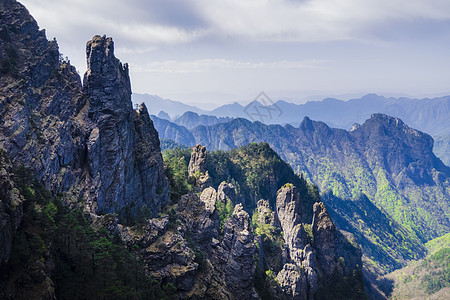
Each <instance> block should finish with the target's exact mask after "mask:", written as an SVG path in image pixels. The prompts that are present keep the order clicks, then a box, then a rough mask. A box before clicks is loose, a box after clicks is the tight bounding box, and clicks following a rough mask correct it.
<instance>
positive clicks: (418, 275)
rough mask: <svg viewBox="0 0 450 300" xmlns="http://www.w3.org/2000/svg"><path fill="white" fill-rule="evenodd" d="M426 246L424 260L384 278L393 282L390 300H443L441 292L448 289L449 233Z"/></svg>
mask: <svg viewBox="0 0 450 300" xmlns="http://www.w3.org/2000/svg"><path fill="white" fill-rule="evenodd" d="M426 246H427V249H428V253H429V254H428V255H427V256H426V257H425V258H424V259H422V260H419V261H412V262H410V263H409V264H408V266H407V267H405V268H403V269H400V270H396V271H395V272H392V273H391V274H388V275H386V276H385V277H386V278H387V279H389V280H391V281H393V282H394V287H393V291H392V294H391V298H392V299H407V298H413V297H417V298H426V297H431V296H434V295H441V296H442V297H443V298H445V296H444V295H443V294H442V293H441V291H442V290H443V289H445V288H447V289H448V288H450V233H448V234H446V235H444V236H442V237H439V238H436V239H434V240H431V241H429V242H428V243H427V244H426ZM445 293H446V292H445V291H444V294H445ZM447 293H448V292H447ZM435 297H436V299H437V298H439V297H438V296H435Z"/></svg>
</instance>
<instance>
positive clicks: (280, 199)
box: [276, 184, 306, 257]
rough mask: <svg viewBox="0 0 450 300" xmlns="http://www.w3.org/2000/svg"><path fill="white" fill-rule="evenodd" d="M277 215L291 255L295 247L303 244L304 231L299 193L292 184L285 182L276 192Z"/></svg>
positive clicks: (297, 247)
mask: <svg viewBox="0 0 450 300" xmlns="http://www.w3.org/2000/svg"><path fill="white" fill-rule="evenodd" d="M276 207H277V217H278V220H280V224H281V228H282V229H283V233H284V240H285V241H286V244H287V246H288V248H289V250H290V251H291V257H293V256H294V254H293V253H294V252H295V251H296V250H297V249H302V248H303V247H304V246H305V241H306V237H305V231H304V230H303V226H302V208H301V203H300V195H299V193H298V191H297V188H296V187H295V186H293V185H292V184H286V185H285V186H284V187H282V188H281V189H280V190H279V191H278V193H277V202H276Z"/></svg>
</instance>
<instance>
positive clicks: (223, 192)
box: [217, 182, 238, 205]
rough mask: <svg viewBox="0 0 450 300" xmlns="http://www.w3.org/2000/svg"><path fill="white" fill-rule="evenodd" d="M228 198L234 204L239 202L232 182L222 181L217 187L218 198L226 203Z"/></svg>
mask: <svg viewBox="0 0 450 300" xmlns="http://www.w3.org/2000/svg"><path fill="white" fill-rule="evenodd" d="M227 199H229V200H230V201H231V202H232V203H233V205H236V204H237V203H238V199H237V196H236V190H235V189H234V186H233V185H232V184H231V183H227V182H222V183H221V184H220V185H219V187H218V188H217V200H218V201H220V202H222V203H226V202H227Z"/></svg>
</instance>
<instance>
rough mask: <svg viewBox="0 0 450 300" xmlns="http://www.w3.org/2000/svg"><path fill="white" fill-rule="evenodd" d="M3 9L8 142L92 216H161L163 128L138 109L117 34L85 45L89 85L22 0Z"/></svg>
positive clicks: (2, 105)
mask: <svg viewBox="0 0 450 300" xmlns="http://www.w3.org/2000/svg"><path fill="white" fill-rule="evenodd" d="M0 10H1V12H2V13H1V14H0V21H1V22H0V23H1V24H2V26H1V28H0V31H1V34H0V60H1V61H2V64H1V65H2V66H6V64H5V65H4V64H3V63H4V62H5V59H7V61H8V62H10V64H8V68H7V69H5V68H3V67H2V68H3V69H2V70H1V72H0V95H1V96H0V149H2V150H4V152H5V153H6V155H7V156H8V157H9V159H10V160H11V161H12V162H14V164H15V165H24V166H25V167H27V168H30V169H31V171H32V172H33V174H34V175H35V178H36V179H37V180H38V181H40V182H41V183H43V184H44V185H45V187H46V188H47V189H48V190H50V191H51V192H52V193H54V194H55V195H56V194H57V193H60V192H61V193H63V194H64V196H63V200H64V201H66V202H70V203H72V204H75V205H78V206H79V207H82V208H84V209H86V210H87V211H89V212H91V213H93V214H95V213H117V214H118V215H119V216H120V217H123V218H128V217H134V216H136V214H137V213H138V212H142V213H144V215H148V216H150V215H156V214H157V213H158V212H159V211H160V209H161V207H162V206H163V205H164V204H165V203H167V201H168V184H167V180H166V178H165V175H164V168H163V162H162V156H161V152H160V146H159V140H158V135H157V132H156V131H155V129H154V127H153V124H152V121H151V120H150V118H149V115H148V112H147V109H146V108H145V107H144V106H141V107H140V109H139V110H138V111H135V110H133V108H132V104H131V86H130V79H129V75H128V66H127V65H126V64H125V65H122V64H121V63H120V61H119V60H118V59H117V58H115V56H114V45H113V42H112V39H111V38H106V37H100V36H95V37H94V38H93V39H92V41H89V42H88V43H87V47H86V53H87V62H88V69H87V72H86V75H85V78H84V86H82V85H81V80H80V76H79V75H78V73H77V71H76V69H75V68H74V67H73V66H71V65H70V63H69V62H67V61H64V60H61V59H60V57H59V51H58V45H57V43H56V41H47V39H46V37H45V32H44V31H43V30H41V31H40V30H39V27H38V26H37V23H36V21H35V20H34V19H33V18H32V17H31V16H30V15H29V13H28V11H27V10H26V9H25V8H24V7H23V6H22V5H21V4H19V3H17V2H16V1H1V2H0ZM1 200H2V203H1V205H0V206H2V207H5V205H6V206H8V205H9V204H4V203H3V202H4V201H3V199H1ZM3 211H6V210H4V209H3ZM2 214H3V215H4V216H5V213H4V212H3V213H2ZM8 214H10V212H8ZM4 218H5V220H6V217H4ZM8 218H9V220H13V219H14V216H13V215H10V216H9V217H8ZM14 220H16V219H14ZM17 220H18V219H17ZM8 222H10V221H8ZM14 222H15V221H14ZM19 223H20V222H19ZM5 224H6V221H5ZM5 237H6V236H5ZM4 253H5V255H0V256H2V257H7V256H8V255H7V254H6V250H5V252H4Z"/></svg>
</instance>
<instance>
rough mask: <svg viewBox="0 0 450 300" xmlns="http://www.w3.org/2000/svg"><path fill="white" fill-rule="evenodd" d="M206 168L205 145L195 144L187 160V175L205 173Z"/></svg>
mask: <svg viewBox="0 0 450 300" xmlns="http://www.w3.org/2000/svg"><path fill="white" fill-rule="evenodd" d="M206 171H207V170H206V147H205V146H202V145H196V146H195V147H193V148H192V154H191V160H190V161H189V168H188V172H189V176H192V175H194V174H195V173H196V172H200V173H203V174H204V173H205V172H206Z"/></svg>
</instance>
